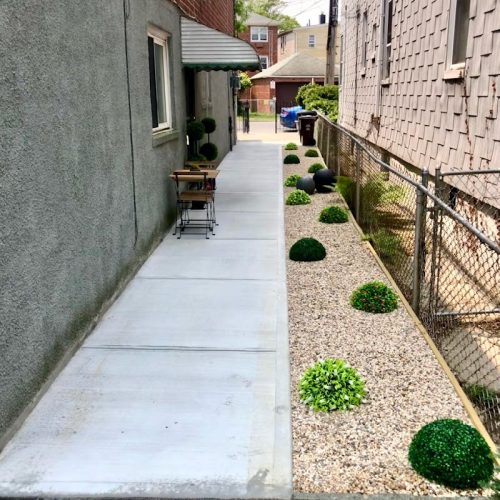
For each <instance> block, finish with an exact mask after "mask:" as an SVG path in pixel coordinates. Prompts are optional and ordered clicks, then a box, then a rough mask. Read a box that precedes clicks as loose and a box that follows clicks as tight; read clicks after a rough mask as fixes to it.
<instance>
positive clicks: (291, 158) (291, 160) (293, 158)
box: [283, 155, 300, 165]
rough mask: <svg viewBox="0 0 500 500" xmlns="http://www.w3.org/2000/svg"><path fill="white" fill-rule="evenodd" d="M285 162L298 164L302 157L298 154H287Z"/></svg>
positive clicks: (286, 163)
mask: <svg viewBox="0 0 500 500" xmlns="http://www.w3.org/2000/svg"><path fill="white" fill-rule="evenodd" d="M283 163H284V164H285V165H292V164H297V163H300V159H299V157H298V156H297V155H286V156H285V159H284V160H283Z"/></svg>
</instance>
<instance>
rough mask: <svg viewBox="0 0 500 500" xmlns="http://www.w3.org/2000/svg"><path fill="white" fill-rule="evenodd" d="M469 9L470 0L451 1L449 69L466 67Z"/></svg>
mask: <svg viewBox="0 0 500 500" xmlns="http://www.w3.org/2000/svg"><path fill="white" fill-rule="evenodd" d="M469 9H470V0H451V4H450V18H449V25H448V54H447V66H448V68H449V69H462V68H464V67H465V56H466V53H467V37H468V34H469V17H470V11H469Z"/></svg>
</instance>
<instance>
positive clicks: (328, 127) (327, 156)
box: [324, 126, 331, 168]
mask: <svg viewBox="0 0 500 500" xmlns="http://www.w3.org/2000/svg"><path fill="white" fill-rule="evenodd" d="M330 128H331V127H330V126H327V127H326V130H327V132H326V152H325V155H324V156H325V159H326V168H330Z"/></svg>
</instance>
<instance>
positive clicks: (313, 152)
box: [304, 149, 319, 158]
mask: <svg viewBox="0 0 500 500" xmlns="http://www.w3.org/2000/svg"><path fill="white" fill-rule="evenodd" d="M304 155H305V156H308V157H309V158H317V157H318V156H319V153H318V152H317V151H316V150H315V149H308V150H307V151H306V152H305V153H304Z"/></svg>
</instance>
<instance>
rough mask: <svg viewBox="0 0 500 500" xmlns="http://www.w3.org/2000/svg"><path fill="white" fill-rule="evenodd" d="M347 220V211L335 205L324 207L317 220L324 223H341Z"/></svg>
mask: <svg viewBox="0 0 500 500" xmlns="http://www.w3.org/2000/svg"><path fill="white" fill-rule="evenodd" d="M348 220H349V218H348V216H347V212H346V211H345V210H344V209H343V208H341V207H337V206H335V205H334V206H331V207H326V208H324V209H323V210H321V213H320V214H319V221H320V222H325V223H326V224H341V223H343V222H347V221H348Z"/></svg>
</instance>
